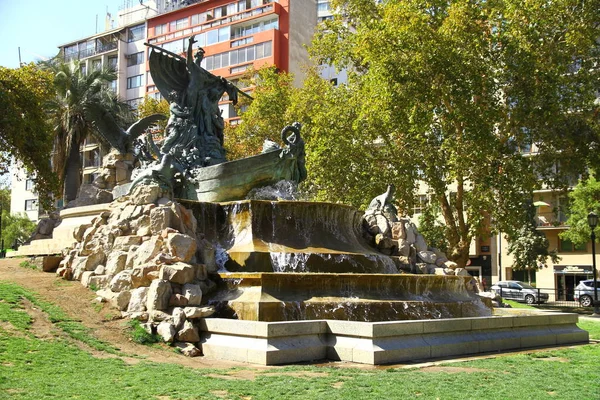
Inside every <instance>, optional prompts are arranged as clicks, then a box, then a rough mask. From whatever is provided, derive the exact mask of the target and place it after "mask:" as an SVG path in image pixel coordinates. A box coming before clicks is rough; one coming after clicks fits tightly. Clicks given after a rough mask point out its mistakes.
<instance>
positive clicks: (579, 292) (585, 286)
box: [573, 279, 600, 307]
mask: <svg viewBox="0 0 600 400" xmlns="http://www.w3.org/2000/svg"><path fill="white" fill-rule="evenodd" d="M596 287H597V288H598V296H600V281H596ZM573 298H574V299H575V301H578V302H579V304H581V306H582V307H591V306H592V305H593V304H594V280H593V279H588V280H585V281H581V282H579V284H578V285H577V286H575V296H573Z"/></svg>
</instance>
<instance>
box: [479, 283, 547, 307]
mask: <svg viewBox="0 0 600 400" xmlns="http://www.w3.org/2000/svg"><path fill="white" fill-rule="evenodd" d="M490 289H491V290H493V291H494V292H496V293H497V294H499V295H500V296H502V298H504V299H507V300H515V301H520V302H525V303H527V304H536V303H545V302H547V301H548V293H538V290H537V289H536V288H534V287H533V286H531V285H529V284H527V283H525V282H521V281H499V282H497V283H495V284H494V285H492V287H491V288H490ZM538 295H539V300H538Z"/></svg>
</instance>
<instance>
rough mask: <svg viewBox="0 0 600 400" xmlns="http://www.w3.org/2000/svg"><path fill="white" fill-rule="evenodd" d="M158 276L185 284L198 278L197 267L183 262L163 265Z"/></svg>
mask: <svg viewBox="0 0 600 400" xmlns="http://www.w3.org/2000/svg"><path fill="white" fill-rule="evenodd" d="M158 277H159V279H164V280H167V281H170V282H173V283H179V284H180V285H184V284H186V283H190V282H192V281H193V280H194V279H196V268H195V267H194V266H192V265H190V264H185V263H182V262H176V263H175V264H173V265H163V266H162V267H161V269H160V273H159V274H158Z"/></svg>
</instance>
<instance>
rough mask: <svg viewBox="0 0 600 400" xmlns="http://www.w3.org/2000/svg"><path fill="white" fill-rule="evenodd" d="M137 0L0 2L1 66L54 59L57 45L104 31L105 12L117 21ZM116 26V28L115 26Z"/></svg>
mask: <svg viewBox="0 0 600 400" xmlns="http://www.w3.org/2000/svg"><path fill="white" fill-rule="evenodd" d="M127 2H128V3H130V4H131V5H134V4H137V3H138V1H137V0H0V38H2V39H1V40H0V65H1V66H3V67H8V68H16V67H18V66H19V53H18V48H19V47H21V60H22V61H23V62H30V61H37V60H39V59H41V57H52V56H54V55H56V53H57V52H58V48H57V47H58V46H59V45H61V44H65V43H66V42H69V41H72V40H77V39H80V38H83V37H85V36H89V35H93V34H94V33H96V15H98V32H102V31H103V30H104V25H105V24H104V21H105V16H106V10H107V7H108V12H110V13H111V14H112V16H113V18H114V19H115V21H116V16H117V11H118V10H119V8H122V7H123V5H124V4H125V3H127ZM115 26H116V25H115Z"/></svg>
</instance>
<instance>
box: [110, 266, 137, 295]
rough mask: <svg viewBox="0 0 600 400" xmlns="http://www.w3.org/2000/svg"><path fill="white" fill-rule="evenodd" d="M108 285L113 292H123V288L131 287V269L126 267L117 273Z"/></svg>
mask: <svg viewBox="0 0 600 400" xmlns="http://www.w3.org/2000/svg"><path fill="white" fill-rule="evenodd" d="M108 286H109V288H110V290H112V291H113V292H121V291H123V290H129V289H131V286H132V282H131V270H129V269H126V270H123V271H121V272H119V273H118V274H116V275H115V276H114V277H113V278H112V280H111V281H110V283H109V285H108Z"/></svg>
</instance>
